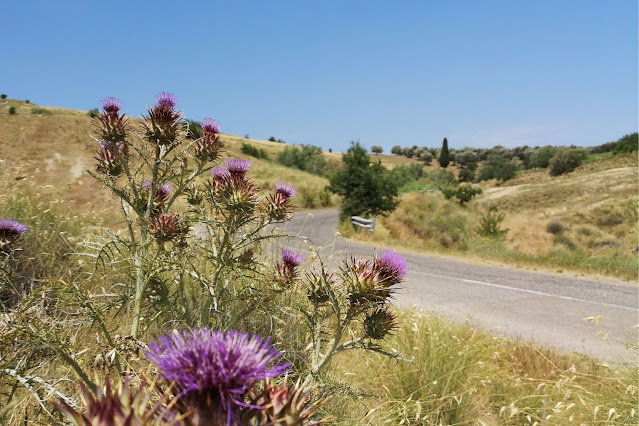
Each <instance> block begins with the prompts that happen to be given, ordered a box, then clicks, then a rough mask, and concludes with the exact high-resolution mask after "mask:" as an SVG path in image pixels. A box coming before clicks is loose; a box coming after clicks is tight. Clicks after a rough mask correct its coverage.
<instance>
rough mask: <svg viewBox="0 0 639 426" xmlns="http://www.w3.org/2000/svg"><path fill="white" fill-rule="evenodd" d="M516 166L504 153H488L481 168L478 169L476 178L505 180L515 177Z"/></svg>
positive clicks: (480, 179)
mask: <svg viewBox="0 0 639 426" xmlns="http://www.w3.org/2000/svg"><path fill="white" fill-rule="evenodd" d="M516 171H517V167H516V166H515V164H514V163H513V162H512V161H511V160H509V159H508V158H506V156H505V155H503V154H499V153H493V154H489V155H488V158H487V159H486V161H485V162H484V164H483V166H482V168H481V169H480V170H479V175H478V176H477V180H479V181H482V180H488V179H497V180H500V181H502V182H503V181H507V180H509V179H512V178H514V177H515V172H516Z"/></svg>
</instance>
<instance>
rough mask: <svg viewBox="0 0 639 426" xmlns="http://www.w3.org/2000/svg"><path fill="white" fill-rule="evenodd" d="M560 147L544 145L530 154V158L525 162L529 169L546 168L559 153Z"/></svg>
mask: <svg viewBox="0 0 639 426" xmlns="http://www.w3.org/2000/svg"><path fill="white" fill-rule="evenodd" d="M557 151H558V148H557V147H555V146H550V145H547V146H544V147H541V148H535V149H534V150H533V152H532V153H531V154H530V160H529V161H528V163H527V164H525V166H526V168H528V169H545V168H546V167H548V165H549V164H550V160H551V158H552V157H553V156H554V155H555V154H556V153H557Z"/></svg>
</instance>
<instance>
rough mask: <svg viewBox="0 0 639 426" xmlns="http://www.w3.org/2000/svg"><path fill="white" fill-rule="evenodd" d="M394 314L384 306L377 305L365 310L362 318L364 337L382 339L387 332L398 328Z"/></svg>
mask: <svg viewBox="0 0 639 426" xmlns="http://www.w3.org/2000/svg"><path fill="white" fill-rule="evenodd" d="M395 318H396V317H395V315H394V314H393V313H392V312H391V311H389V310H388V308H387V307H386V306H383V307H377V308H375V309H374V310H373V311H372V312H367V313H366V317H365V318H364V333H365V334H366V337H369V338H371V339H374V340H382V339H384V338H385V337H386V336H387V335H388V334H389V333H391V332H393V331H394V330H396V329H397V328H398V325H397V322H396V321H395Z"/></svg>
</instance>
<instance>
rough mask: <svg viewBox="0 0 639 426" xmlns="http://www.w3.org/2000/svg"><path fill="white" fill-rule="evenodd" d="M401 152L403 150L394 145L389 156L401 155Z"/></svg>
mask: <svg viewBox="0 0 639 426" xmlns="http://www.w3.org/2000/svg"><path fill="white" fill-rule="evenodd" d="M403 152H404V150H403V149H402V147H401V146H399V145H395V146H394V147H392V148H391V154H394V155H402V153H403Z"/></svg>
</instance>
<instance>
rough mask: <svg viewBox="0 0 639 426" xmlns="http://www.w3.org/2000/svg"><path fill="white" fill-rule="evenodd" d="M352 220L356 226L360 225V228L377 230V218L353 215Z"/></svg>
mask: <svg viewBox="0 0 639 426" xmlns="http://www.w3.org/2000/svg"><path fill="white" fill-rule="evenodd" d="M351 222H352V223H353V225H355V226H359V227H360V228H366V229H368V230H369V231H371V232H373V231H375V219H364V218H363V217H359V216H351Z"/></svg>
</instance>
